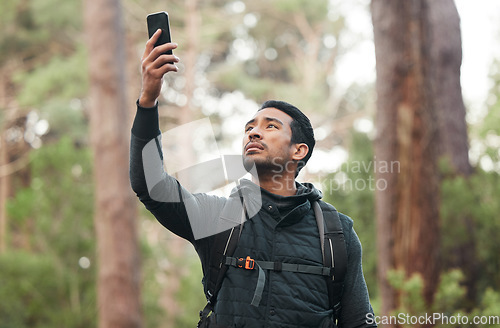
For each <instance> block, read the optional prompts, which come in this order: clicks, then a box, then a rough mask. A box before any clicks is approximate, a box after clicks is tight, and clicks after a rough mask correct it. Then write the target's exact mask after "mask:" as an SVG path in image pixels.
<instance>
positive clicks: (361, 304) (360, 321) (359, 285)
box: [339, 214, 377, 328]
mask: <svg viewBox="0 0 500 328" xmlns="http://www.w3.org/2000/svg"><path fill="white" fill-rule="evenodd" d="M341 215H342V214H341ZM346 239H348V240H347V245H348V249H347V252H348V253H347V273H346V277H345V281H344V290H343V293H342V299H341V305H342V309H341V312H340V318H339V319H340V320H339V321H340V322H339V327H342V328H354V327H377V325H376V324H375V323H372V322H371V321H373V320H369V318H373V309H372V306H371V304H370V298H369V295H368V288H367V286H366V282H365V278H364V275H363V268H362V264H361V258H362V249H361V242H360V241H359V238H358V236H357V234H356V232H355V231H354V229H353V228H352V226H351V228H350V231H349V233H348V234H346Z"/></svg>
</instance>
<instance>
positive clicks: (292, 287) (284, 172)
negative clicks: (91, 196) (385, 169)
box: [130, 31, 373, 328]
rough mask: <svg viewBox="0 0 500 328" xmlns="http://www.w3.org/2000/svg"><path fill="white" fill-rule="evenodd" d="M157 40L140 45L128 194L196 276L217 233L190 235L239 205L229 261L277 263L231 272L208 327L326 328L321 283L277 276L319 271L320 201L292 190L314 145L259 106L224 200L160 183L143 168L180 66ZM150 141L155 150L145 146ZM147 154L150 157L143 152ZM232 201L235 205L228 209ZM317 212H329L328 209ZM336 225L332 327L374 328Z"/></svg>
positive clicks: (349, 235)
mask: <svg viewBox="0 0 500 328" xmlns="http://www.w3.org/2000/svg"><path fill="white" fill-rule="evenodd" d="M160 33H161V31H158V32H157V33H156V34H155V35H153V37H152V38H151V39H150V40H149V41H148V42H147V44H146V49H145V52H144V56H143V58H142V90H141V95H140V97H139V100H138V102H137V105H138V106H137V107H138V110H137V114H136V118H135V121H134V125H133V127H132V140H131V159H130V176H131V183H132V188H133V189H134V191H135V192H136V193H137V195H138V197H139V199H140V200H141V201H142V202H143V203H144V205H145V206H146V208H147V209H148V210H150V211H151V212H152V213H153V214H154V215H155V217H156V218H157V219H158V221H159V222H160V223H161V224H162V225H164V226H165V227H166V228H167V229H169V230H170V231H172V232H173V233H175V234H177V235H179V236H181V237H183V238H185V239H187V240H188V241H190V242H191V243H192V244H193V245H194V247H195V249H196V251H197V252H198V255H199V257H200V260H201V263H202V267H203V270H204V274H207V271H208V267H209V259H210V256H211V252H212V248H213V247H214V245H215V244H216V243H215V242H214V240H215V238H216V237H217V235H218V234H217V232H222V231H223V230H224V229H222V228H221V229H218V230H217V228H216V229H215V231H216V232H215V233H214V234H212V235H210V234H201V235H200V234H199V232H198V233H196V231H197V230H196V229H197V228H198V225H200V224H201V225H203V224H205V225H206V226H216V227H218V225H221V226H222V227H225V226H224V224H223V223H224V222H226V221H225V220H224V219H225V218H227V217H228V216H233V214H234V213H236V212H238V211H234V210H232V211H231V210H228V209H231V208H232V204H235V203H237V204H240V202H239V200H243V201H242V202H243V204H244V205H243V207H244V211H245V212H244V213H245V214H246V221H245V224H244V225H243V226H242V228H241V230H240V231H239V233H240V236H239V239H238V244H237V247H236V249H235V251H234V258H236V259H238V258H242V259H244V258H247V259H248V260H250V261H252V262H253V260H255V263H256V266H257V267H258V266H259V264H258V263H264V262H267V263H278V264H279V268H280V269H279V270H262V269H261V268H259V270H256V269H255V270H245V269H243V268H242V267H243V266H244V265H239V267H238V265H234V266H230V267H229V268H228V270H227V272H226V274H225V278H224V279H223V281H222V285H221V287H220V291H219V292H218V295H217V299H216V303H215V307H214V308H213V314H212V315H211V317H210V324H209V327H255V328H262V327H334V322H333V321H334V320H333V313H334V311H333V309H332V308H331V307H330V305H329V293H328V290H327V284H326V280H325V277H324V276H321V275H318V274H307V273H303V272H290V271H285V270H281V266H282V265H284V264H285V263H291V264H300V265H303V266H304V267H307V268H313V269H314V268H315V267H316V268H317V267H321V266H322V263H323V254H322V247H321V245H320V234H319V231H318V225H317V223H316V215H315V212H314V210H313V206H312V205H311V204H312V203H314V202H317V201H319V200H320V198H321V192H320V191H319V190H317V189H315V188H314V186H312V185H311V184H300V183H298V182H296V181H295V178H296V176H297V174H298V172H299V171H300V169H301V168H302V167H303V166H304V165H305V164H306V163H307V161H308V159H309V158H310V156H311V154H312V151H313V148H314V144H315V140H314V133H313V129H312V127H311V124H310V122H309V119H308V118H307V117H306V116H305V115H304V114H303V113H302V112H301V111H300V110H299V109H297V108H296V107H294V106H292V105H290V104H288V103H285V102H281V101H268V102H266V103H264V105H263V106H262V108H261V109H260V110H259V111H258V112H257V113H256V114H255V115H254V116H253V118H251V119H250V120H249V121H248V122H247V123H246V125H245V128H244V138H243V145H242V148H243V165H244V167H245V169H246V170H247V171H249V172H251V174H252V181H249V180H242V181H241V183H240V185H239V186H238V187H237V188H235V190H234V191H233V192H232V193H231V195H230V196H229V197H228V198H225V197H216V196H210V195H207V194H191V193H190V192H189V191H187V190H186V189H184V188H183V187H182V186H181V185H180V184H179V183H178V182H177V181H176V180H175V179H174V178H173V177H171V176H169V175H168V174H166V172H164V171H163V166H162V165H161V164H160V165H158V164H154V163H153V164H151V163H149V162H148V161H149V159H150V158H149V157H153V160H154V158H156V160H157V161H161V158H162V154H161V147H158V145H159V142H158V137H159V135H160V131H159V125H158V108H157V98H158V97H159V94H160V90H161V82H162V78H163V76H164V74H166V73H167V72H170V71H177V67H176V66H175V63H177V62H178V61H179V59H178V58H177V57H175V56H173V55H162V53H165V52H166V50H169V49H175V48H176V47H177V45H175V44H166V45H162V46H158V47H157V48H154V44H155V42H156V40H157V39H158V37H159V34H160ZM169 62H174V64H168V63H169ZM152 140H155V142H154V143H151V142H150V141H152ZM155 143H156V145H154V144H155ZM151 144H153V147H149V146H148V145H151ZM148 147H149V148H148ZM151 150H152V151H153V153H151ZM145 154H146V155H145ZM148 154H152V156H149V155H148ZM145 167H146V171H147V173H146V174H145ZM151 171H153V172H152V173H151ZM152 176H153V177H152ZM235 199H237V200H238V201H236V202H234V200H235ZM323 205H324V206H329V208H332V209H333V207H332V206H331V205H328V204H326V203H323ZM333 210H334V209H333ZM227 213H229V214H227ZM233 219H234V218H233ZM340 221H341V225H342V228H343V232H344V236H345V245H346V249H347V273H346V275H345V281H344V284H343V292H342V293H341V301H340V305H341V310H340V313H339V314H338V325H339V326H340V327H344V328H345V327H372V326H373V325H368V324H367V322H366V320H367V319H366V318H368V317H369V314H372V313H373V311H372V308H371V305H370V302H369V298H368V291H367V288H366V284H365V280H364V277H363V272H362V267H361V244H360V242H359V239H358V237H357V236H356V233H355V232H354V230H353V229H352V220H351V219H350V218H348V217H347V216H345V215H343V214H340ZM206 222H210V224H207V223H206ZM221 222H222V223H221ZM234 225H236V224H234V223H233V226H234ZM207 229H208V228H207ZM247 265H248V263H247ZM252 269H253V263H252ZM205 278H206V277H205ZM205 283H206V280H205Z"/></svg>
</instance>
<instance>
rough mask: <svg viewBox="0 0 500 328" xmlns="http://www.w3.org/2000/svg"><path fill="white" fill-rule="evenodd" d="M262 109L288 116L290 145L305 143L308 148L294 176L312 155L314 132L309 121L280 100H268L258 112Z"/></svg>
mask: <svg viewBox="0 0 500 328" xmlns="http://www.w3.org/2000/svg"><path fill="white" fill-rule="evenodd" d="M264 108H276V109H278V110H280V111H282V112H284V113H285V114H287V115H289V116H290V117H291V118H292V119H293V121H292V123H291V124H290V128H291V130H292V140H291V143H292V144H297V143H305V144H306V145H307V146H308V147H309V151H308V152H307V155H306V156H305V157H304V158H303V159H302V160H301V161H299V163H298V166H297V172H296V173H295V176H297V175H298V174H299V171H300V170H301V169H302V168H303V167H304V166H305V165H306V163H307V161H308V160H309V158H310V157H311V155H312V152H313V149H314V145H315V144H316V140H315V139H314V131H313V128H312V125H311V121H309V118H307V116H306V115H304V113H302V112H301V111H300V109H298V108H297V107H295V106H293V105H292V104H289V103H287V102H285V101H281V100H268V101H266V102H265V103H263V104H262V106H261V107H260V109H259V110H262V109H264Z"/></svg>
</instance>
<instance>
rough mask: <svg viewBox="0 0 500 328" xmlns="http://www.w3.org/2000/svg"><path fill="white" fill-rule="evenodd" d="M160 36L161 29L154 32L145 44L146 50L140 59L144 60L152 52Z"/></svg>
mask: <svg viewBox="0 0 500 328" xmlns="http://www.w3.org/2000/svg"><path fill="white" fill-rule="evenodd" d="M160 35H161V29H158V30H156V32H155V33H154V34H153V36H151V38H150V39H149V40H148V42H146V48H145V49H144V54H143V55H142V58H143V59H145V58H146V57H147V56H149V54H150V53H151V51H153V49H154V47H155V43H156V41H158V38H159V37H160Z"/></svg>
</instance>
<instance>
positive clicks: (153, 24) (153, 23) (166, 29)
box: [147, 11, 173, 64]
mask: <svg viewBox="0 0 500 328" xmlns="http://www.w3.org/2000/svg"><path fill="white" fill-rule="evenodd" d="M147 22H148V33H149V38H150V39H151V37H152V36H153V34H155V32H156V31H158V29H161V35H160V38H159V39H158V41H156V43H155V47H157V46H159V45H162V44H165V43H170V42H172V38H171V36H170V23H169V20H168V13H167V12H165V11H161V12H158V13H154V14H149V15H148V17H147ZM165 54H167V55H172V50H168V51H167V52H166V53H165ZM169 64H173V62H170V63H169Z"/></svg>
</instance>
